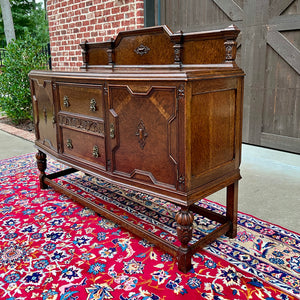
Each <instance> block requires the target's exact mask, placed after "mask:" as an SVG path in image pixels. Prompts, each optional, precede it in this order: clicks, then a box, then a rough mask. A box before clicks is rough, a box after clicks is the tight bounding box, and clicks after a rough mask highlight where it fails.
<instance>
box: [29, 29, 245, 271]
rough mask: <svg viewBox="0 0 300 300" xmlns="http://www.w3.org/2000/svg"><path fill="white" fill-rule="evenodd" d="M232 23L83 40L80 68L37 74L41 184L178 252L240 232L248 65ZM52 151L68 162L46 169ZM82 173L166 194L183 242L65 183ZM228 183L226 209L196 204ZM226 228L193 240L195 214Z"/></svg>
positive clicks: (181, 260)
mask: <svg viewBox="0 0 300 300" xmlns="http://www.w3.org/2000/svg"><path fill="white" fill-rule="evenodd" d="M238 33H239V31H238V29H237V28H235V27H234V26H230V27H228V28H226V29H224V30H216V31H207V32H198V33H182V32H178V33H172V32H171V30H170V29H169V28H168V27H167V26H159V27H151V28H144V29H139V30H133V31H126V32H120V33H119V34H118V36H117V38H116V39H115V40H113V39H111V40H110V41H108V42H103V43H88V42H85V43H83V44H81V45H80V46H81V47H82V50H83V66H82V67H81V70H80V71H79V72H51V71H32V72H30V75H29V77H30V81H31V91H32V101H33V111H34V120H35V132H36V142H35V145H36V147H37V148H38V153H37V155H36V157H37V164H38V168H39V170H40V186H41V188H47V187H48V186H51V187H53V188H54V189H56V190H58V191H60V192H63V193H66V194H67V195H69V196H70V197H71V198H73V199H74V200H76V201H78V202H80V203H82V204H83V205H86V206H88V207H91V208H92V209H94V210H95V211H97V212H99V213H101V214H102V215H103V216H105V217H107V218H110V219H112V220H113V221H115V222H117V223H119V224H121V225H122V226H124V227H125V228H127V229H129V230H132V231H133V232H134V233H136V234H137V235H139V236H141V237H144V238H146V239H148V240H149V241H150V242H154V243H155V244H157V245H158V246H159V247H161V248H162V249H163V250H165V251H167V252H169V253H171V254H172V255H174V256H176V257H177V259H178V267H179V269H180V270H181V271H183V272H187V271H189V270H190V268H191V256H192V255H193V254H194V253H195V252H196V251H197V250H198V249H199V248H201V247H204V246H205V245H207V244H208V243H210V242H212V241H213V240H214V239H216V238H217V237H218V236H220V235H222V234H225V233H226V234H227V235H228V236H230V237H234V236H235V235H236V231H237V199H238V195H237V192H238V180H239V179H240V170H239V165H240V160H241V128H242V98H243V78H244V73H243V71H242V70H241V69H240V68H239V67H238V66H237V65H236V63H235V56H236V38H237V35H238ZM46 154H49V155H51V156H53V157H55V158H56V159H57V160H58V161H60V162H63V163H64V164H66V165H68V166H70V168H69V169H67V170H64V171H60V172H57V173H54V174H46V173H45V170H46ZM77 170H81V171H84V172H85V173H87V174H90V175H93V176H100V177H102V178H103V177H104V178H105V179H106V180H108V181H112V182H115V183H118V184H121V185H125V186H127V187H128V186H129V187H131V188H133V189H136V190H140V191H143V192H144V193H148V194H151V195H155V196H159V197H161V198H163V199H165V200H167V201H170V202H172V203H174V204H176V205H178V206H179V207H180V210H179V212H178V213H177V214H176V217H175V220H176V222H177V223H176V224H177V227H176V229H177V236H178V239H179V241H180V243H181V246H176V245H174V244H171V243H169V242H167V241H165V240H163V239H161V238H160V237H158V236H156V235H154V234H152V233H150V232H148V231H146V230H144V229H143V228H141V227H140V226H137V225H134V224H131V223H130V222H127V221H126V220H124V219H123V218H121V217H120V216H118V215H116V214H115V213H112V212H110V211H108V210H106V209H104V208H102V207H100V206H97V205H96V204H95V203H93V202H91V201H89V200H87V199H84V198H83V197H81V196H78V195H76V194H74V193H73V192H71V191H68V190H66V189H65V188H63V187H61V186H60V185H58V184H57V183H56V182H55V181H54V180H53V179H54V178H57V177H59V176H63V175H66V174H69V173H72V172H75V171H77ZM225 187H227V213H226V216H222V215H219V214H216V213H212V212H210V211H207V210H205V209H203V208H201V207H200V206H198V205H196V204H195V203H196V202H197V201H198V200H200V199H202V198H203V197H206V196H208V195H210V194H212V193H214V192H216V191H218V190H220V189H222V188H225ZM194 213H197V214H201V215H204V216H206V217H208V218H210V219H212V220H215V221H217V222H219V223H220V224H221V225H220V226H219V227H217V229H216V230H215V231H213V232H212V233H210V234H208V235H207V236H205V237H204V238H202V239H200V240H199V241H198V242H196V243H194V244H192V245H191V244H190V243H189V242H190V240H191V237H192V231H193V218H194V217H193V214H194Z"/></svg>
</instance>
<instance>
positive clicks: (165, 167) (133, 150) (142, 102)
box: [109, 85, 178, 187]
mask: <svg viewBox="0 0 300 300" xmlns="http://www.w3.org/2000/svg"><path fill="white" fill-rule="evenodd" d="M176 102H177V99H176V87H174V86H172V87H169V86H168V87H156V86H153V87H150V88H149V89H148V90H147V91H145V92H140V91H139V92H133V91H132V90H131V88H130V87H129V86H126V85H121V86H116V85H115V86H114V85H111V86H110V87H109V105H110V114H111V116H110V118H109V119H110V120H114V121H112V122H111V124H110V125H109V126H110V127H111V129H113V131H114V132H113V133H114V134H111V136H110V139H111V145H113V146H112V158H113V172H115V173H122V175H124V176H126V177H130V178H135V179H138V180H141V181H147V182H149V183H153V184H158V185H168V186H173V187H175V186H176V182H177V162H178V158H177V156H178V151H177V147H178V145H177V144H178V143H177V141H178V136H177V132H178V131H177V128H178V117H177V103H176ZM111 133H112V132H111Z"/></svg>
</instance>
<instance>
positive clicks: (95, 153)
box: [93, 145, 100, 158]
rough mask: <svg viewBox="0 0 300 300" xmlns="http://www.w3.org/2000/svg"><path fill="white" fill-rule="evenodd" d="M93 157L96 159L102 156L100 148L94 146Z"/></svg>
mask: <svg viewBox="0 0 300 300" xmlns="http://www.w3.org/2000/svg"><path fill="white" fill-rule="evenodd" d="M93 156H94V157H95V158H97V157H99V156H100V155H99V148H98V146H96V145H95V146H94V147H93Z"/></svg>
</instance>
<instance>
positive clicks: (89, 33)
mask: <svg viewBox="0 0 300 300" xmlns="http://www.w3.org/2000/svg"><path fill="white" fill-rule="evenodd" d="M143 7H144V1H143V0H62V1H58V0H52V1H50V0H49V1H48V5H47V10H48V20H49V36H50V43H51V51H52V62H53V63H52V66H53V70H62V71H63V70H72V69H73V70H74V69H75V70H76V69H77V70H78V68H79V67H80V66H81V65H82V54H81V48H80V47H79V43H81V42H84V41H85V40H88V41H89V42H102V41H107V40H108V39H109V38H111V37H116V35H117V33H118V32H120V31H124V30H128V29H134V28H139V27H143V25H144V10H143ZM125 14H126V15H125Z"/></svg>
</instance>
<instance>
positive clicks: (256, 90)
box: [155, 0, 300, 153]
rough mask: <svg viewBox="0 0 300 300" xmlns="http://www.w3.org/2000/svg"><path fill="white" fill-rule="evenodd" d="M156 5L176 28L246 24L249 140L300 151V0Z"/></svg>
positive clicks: (195, 0)
mask: <svg viewBox="0 0 300 300" xmlns="http://www.w3.org/2000/svg"><path fill="white" fill-rule="evenodd" d="M155 3H156V8H155V14H156V15H155V24H158V23H159V21H160V23H161V24H166V25H168V26H169V27H170V28H171V29H172V30H173V31H177V30H183V31H185V32H187V31H199V30H206V29H217V28H224V27H226V26H228V25H230V24H235V25H237V26H238V27H239V28H240V30H241V34H240V36H239V40H238V44H239V49H238V56H237V62H238V64H239V65H240V66H241V67H242V68H243V70H244V71H245V73H246V77H245V91H244V123H243V141H244V142H246V143H250V144H255V145H261V146H266V147H270V148H275V149H280V150H286V151H291V152H296V153H300V76H299V73H300V51H299V49H300V31H299V30H300V0H185V1H182V0H160V1H158V0H156V1H155ZM158 5H160V7H159V9H158ZM158 14H160V15H158Z"/></svg>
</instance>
